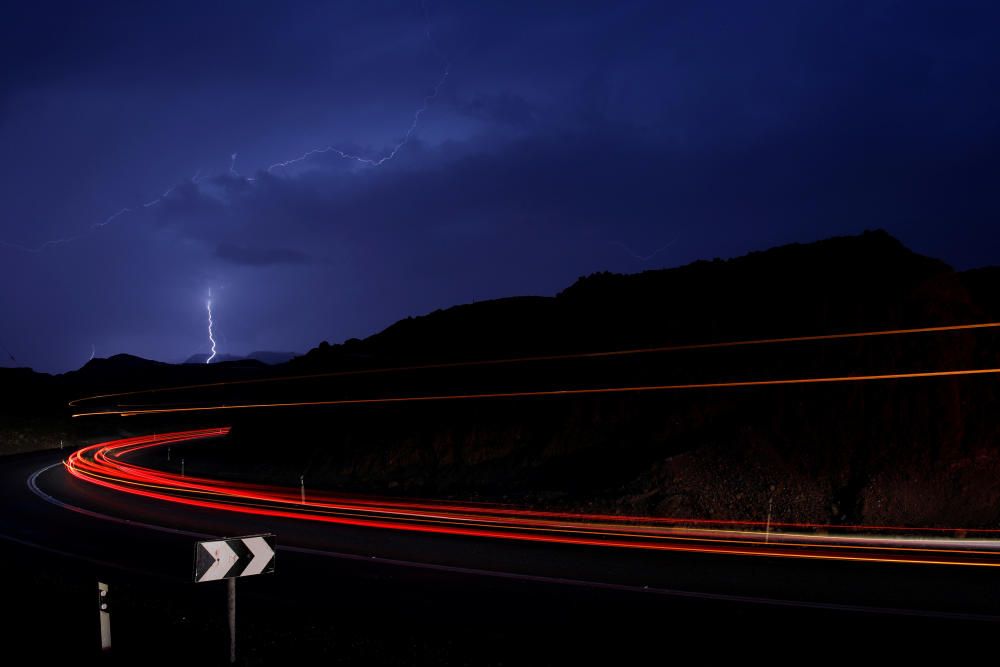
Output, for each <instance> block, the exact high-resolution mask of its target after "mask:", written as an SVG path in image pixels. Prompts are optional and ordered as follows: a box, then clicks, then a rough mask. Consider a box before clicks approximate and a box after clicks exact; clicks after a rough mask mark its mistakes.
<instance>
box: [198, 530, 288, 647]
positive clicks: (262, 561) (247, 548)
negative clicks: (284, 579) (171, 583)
mask: <svg viewBox="0 0 1000 667" xmlns="http://www.w3.org/2000/svg"><path fill="white" fill-rule="evenodd" d="M273 572H274V535H270V534H267V535H248V536H246V537H230V538H225V539H221V540H211V541H207V542H198V543H197V544H196V545H195V548H194V580H195V583H202V582H206V581H218V580H220V579H225V580H226V619H227V621H228V626H229V662H230V663H235V662H236V580H237V579H238V578H240V577H251V576H254V575H258V574H272V573H273Z"/></svg>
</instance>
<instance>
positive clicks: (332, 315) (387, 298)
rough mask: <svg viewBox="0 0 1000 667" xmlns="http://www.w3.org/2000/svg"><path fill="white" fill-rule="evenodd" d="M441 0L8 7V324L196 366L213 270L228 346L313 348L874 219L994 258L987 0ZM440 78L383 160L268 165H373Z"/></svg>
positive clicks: (37, 355) (75, 350)
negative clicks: (449, 311)
mask: <svg viewBox="0 0 1000 667" xmlns="http://www.w3.org/2000/svg"><path fill="white" fill-rule="evenodd" d="M12 5H13V6H12ZM424 9H425V8H424V7H422V5H421V3H420V0H406V1H397V2H383V1H381V0H376V1H369V0H364V1H360V0H359V1H356V2H326V3H321V2H291V1H283V2H273V3H263V2H245V1H243V2H213V1H211V0H199V1H198V2H184V1H176V0H171V2H158V3H138V2H134V0H132V1H128V2H124V1H123V2H76V1H74V2H66V3H52V2H45V1H40V2H32V3H28V2H18V3H8V4H7V5H5V8H4V17H3V20H2V22H0V53H2V57H3V63H4V67H3V68H2V70H0V77H2V82H3V83H2V85H0V146H2V161H0V175H2V177H0V194H2V202H3V206H2V209H0V211H2V212H0V281H2V282H0V313H2V314H3V315H2V318H0V343H2V345H3V346H4V347H5V348H7V350H9V351H10V352H11V353H13V355H14V356H15V357H16V358H17V360H18V361H19V362H20V364H21V365H29V366H33V367H34V368H36V369H38V370H44V371H48V372H62V371H65V370H69V369H72V368H77V367H79V366H81V365H83V364H84V363H85V362H86V361H87V360H88V358H89V357H90V355H91V351H92V346H93V347H94V348H95V349H96V353H97V356H110V355H112V354H115V353H119V352H128V353H132V354H137V355H140V356H144V357H148V358H154V359H161V360H164V361H181V360H183V359H185V358H187V357H188V356H189V355H191V354H194V353H197V352H205V351H207V348H208V341H207V336H206V312H205V300H206V296H207V292H208V290H209V288H211V289H212V291H213V295H214V299H213V309H214V314H215V319H216V322H217V325H218V333H219V339H220V346H219V349H220V352H222V353H230V354H244V353H248V352H251V351H253V350H282V351H294V352H304V351H306V350H308V349H309V348H310V347H313V346H314V345H316V344H317V343H318V342H320V341H321V340H329V341H331V342H339V341H342V340H344V339H345V338H349V337H352V336H358V337H363V336H366V335H369V334H371V333H374V332H376V331H378V330H380V329H382V328H384V327H385V326H387V325H389V324H391V323H392V322H393V321H395V320H397V319H399V318H401V317H405V316H407V315H417V314H422V313H425V312H428V311H430V310H433V309H435V308H439V307H447V306H451V305H455V304H458V303H465V302H470V301H473V300H481V299H488V298H495V297H500V296H510V295H516V294H546V295H551V294H554V293H555V292H557V291H558V290H559V289H561V288H563V287H565V286H567V285H569V284H570V283H572V282H573V281H574V280H575V279H576V278H577V277H578V276H580V275H584V274H587V273H591V272H594V271H599V270H611V271H621V272H635V271H641V270H644V269H649V268H660V267H665V266H674V265H678V264H683V263H687V262H690V261H693V260H695V259H699V258H712V257H717V256H718V257H729V256H733V255H739V254H743V253H745V252H747V251H750V250H755V249H762V248H765V247H769V246H773V245H776V244H781V243H787V242H793V241H811V240H815V239H819V238H824V237H827V236H831V235H834V234H845V233H857V232H860V231H861V230H864V229H866V228H875V227H881V228H885V229H887V230H888V231H890V232H891V233H892V234H894V235H896V236H898V237H899V238H900V239H901V240H902V241H903V242H905V243H906V244H908V245H909V246H910V247H912V248H913V249H915V250H917V251H919V252H923V253H926V254H931V255H934V256H939V257H941V258H943V259H945V260H946V261H948V262H950V263H951V264H953V265H954V266H956V267H958V268H968V267H974V266H982V265H988V264H996V263H1000V234H997V232H996V227H997V221H998V209H1000V196H998V184H1000V46H998V45H997V39H996V35H997V32H998V26H1000V5H998V4H996V3H987V2H981V3H965V2H956V1H948V2H940V3H928V2H918V1H900V2H878V1H875V0H869V1H866V2H803V1H802V0H793V1H790V2H743V1H734V2H712V1H706V0H696V1H693V2H667V1H664V0H659V1H654V2H627V1H623V0H616V1H614V2H605V3H593V2H583V1H582V0H571V1H567V2H553V1H545V2H537V1H534V2H512V1H504V2H478V1H477V2H457V1H455V0H427V2H426V14H425V11H424ZM425 17H426V18H425ZM446 71H447V76H445V72H446ZM442 79H443V83H441V82H442ZM439 83H440V84H441V85H440V87H439V88H438V89H437V95H436V96H434V91H435V88H436V87H437V86H438V84H439ZM425 100H426V103H427V104H426V110H425V111H424V112H423V113H422V114H420V116H419V119H418V124H417V126H416V128H415V130H414V131H413V132H412V133H411V134H410V135H409V139H408V141H406V142H405V143H403V145H402V146H400V147H399V150H398V151H397V152H396V153H395V155H394V156H393V157H392V158H391V159H387V160H385V161H383V162H382V163H381V164H380V165H378V166H372V165H371V164H370V163H365V162H361V161H359V160H356V159H351V158H344V157H341V156H340V155H339V154H337V153H336V152H334V151H328V152H325V153H318V154H315V155H313V156H312V157H310V158H308V159H304V160H301V161H299V162H296V163H294V164H291V165H289V166H287V167H277V168H274V169H272V170H271V171H270V172H268V170H267V168H268V166H269V165H272V164H275V163H278V162H283V161H287V160H289V159H292V158H296V157H298V156H301V155H303V154H304V153H306V152H307V151H310V150H312V149H322V148H326V147H328V146H332V147H334V148H336V149H339V150H341V151H344V152H346V153H350V154H353V155H356V156H359V157H362V158H365V159H367V160H371V161H379V160H381V158H383V157H387V156H388V155H390V154H391V152H392V150H393V148H394V147H395V146H397V145H399V144H400V143H401V142H403V140H404V139H405V138H406V136H407V130H408V128H410V127H411V124H412V123H413V121H414V115H415V113H416V112H417V111H418V110H419V109H421V108H423V107H424V104H425ZM234 153H235V154H237V155H236V158H235V160H233V159H232V157H231V156H232V155H233V154H234ZM231 168H232V169H231ZM165 192H168V194H166V196H163V193H165ZM147 203H151V204H152V205H150V206H148V207H144V206H143V205H144V204H147ZM125 208H128V209H130V210H129V211H126V212H125V213H123V214H122V215H119V216H117V217H114V218H113V219H111V220H110V222H108V223H107V224H102V223H104V222H105V221H107V220H108V219H109V218H110V217H111V216H113V215H114V214H115V213H116V212H119V211H121V210H122V209H125ZM67 238H72V239H73V240H71V241H69V242H59V243H49V244H48V245H44V244H46V243H47V242H51V241H56V240H58V239H67ZM845 270H849V267H845ZM3 356H4V359H3V361H4V362H5V363H6V365H12V363H11V362H10V360H9V359H7V358H6V355H5V354H4V355H3Z"/></svg>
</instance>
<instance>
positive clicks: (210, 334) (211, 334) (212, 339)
mask: <svg viewBox="0 0 1000 667" xmlns="http://www.w3.org/2000/svg"><path fill="white" fill-rule="evenodd" d="M205 308H206V309H207V310H208V340H209V342H211V343H212V355H211V356H210V357H209V358H208V359H206V360H205V363H206V364H210V363H212V359H215V334H214V332H213V331H212V327H213V326H214V323H213V322H212V288H211V287H209V288H208V301H206V302H205Z"/></svg>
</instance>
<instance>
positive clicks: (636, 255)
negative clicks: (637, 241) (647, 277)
mask: <svg viewBox="0 0 1000 667" xmlns="http://www.w3.org/2000/svg"><path fill="white" fill-rule="evenodd" d="M676 242H677V239H674V240H673V241H671V242H670V243H668V244H666V245H663V246H660V247H659V248H657V249H656V250H654V251H653V252H651V253H649V254H648V255H640V254H639V253H637V252H636V251H634V250H632V248H630V247H628V246H627V245H625V244H624V243H622V242H621V241H611V243H612V244H613V245H616V246H618V247H619V248H621V249H622V250H624V251H625V252H627V253H628V254H629V255H631V256H632V258H633V259H636V260H638V261H640V262H648V261H649V260H651V259H653V258H654V257H656V256H657V255H659V254H660V253H661V252H663V251H664V250H666V249H667V248H669V247H670V246H672V245H673V244H674V243H676Z"/></svg>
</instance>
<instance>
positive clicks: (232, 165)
mask: <svg viewBox="0 0 1000 667" xmlns="http://www.w3.org/2000/svg"><path fill="white" fill-rule="evenodd" d="M421 8H422V10H423V15H424V24H425V31H426V33H427V39H428V41H429V42H430V45H431V48H432V49H433V50H434V52H435V54H437V56H438V57H439V58H440V60H441V61H442V62H443V63H444V71H443V72H442V74H441V77H440V79H438V81H437V84H436V85H435V86H434V88H433V89H432V90H431V92H430V93H428V94H427V95H425V96H424V98H423V103H422V104H421V105H420V107H419V108H418V109H417V110H416V111H415V112H414V113H413V120H412V121H411V122H410V125H409V127H408V128H407V130H406V133H405V134H404V135H403V137H402V139H400V140H399V141H398V142H397V143H396V144H395V145H393V147H392V148H391V149H390V150H389V151H388V152H387V153H385V154H384V155H383V156H382V157H378V158H370V157H363V156H361V155H355V154H353V153H349V152H347V151H345V150H342V149H340V148H337V147H335V146H333V145H330V146H325V147H322V148H314V149H312V150H309V151H306V152H305V153H303V154H302V155H299V156H298V157H295V158H291V159H289V160H284V161H279V162H275V163H274V164H272V165H270V166H268V167H267V168H266V170H265V171H266V172H267V173H271V172H272V171H274V170H275V169H284V168H286V167H290V166H292V165H294V164H298V163H300V162H304V161H306V160H308V159H309V158H312V157H314V156H317V155H323V154H325V153H333V154H335V155H337V156H339V157H340V158H342V159H344V160H351V161H353V162H356V163H358V164H360V165H364V166H367V167H380V166H382V165H383V164H385V163H386V162H388V161H390V160H392V159H393V158H395V157H396V155H397V154H398V153H399V151H400V150H402V149H403V148H404V147H405V146H406V145H407V144H408V143H409V142H410V140H411V138H412V137H413V134H414V133H415V132H416V131H417V127H418V126H419V124H420V117H421V116H422V115H423V114H424V112H426V111H427V110H428V109H429V108H430V105H431V103H432V102H433V101H434V100H435V99H436V98H437V96H438V93H439V92H440V91H441V88H442V87H443V86H444V84H445V82H446V81H447V80H448V76H449V75H450V74H451V61H450V60H449V59H448V58H446V57H445V56H444V54H443V52H442V51H441V50H440V49H439V48H438V45H437V43H436V42H435V40H434V37H433V35H432V34H431V29H430V19H429V15H428V11H427V3H426V0H421ZM238 155H239V153H236V152H234V153H232V154H231V155H230V156H229V175H230V176H231V177H233V178H239V179H242V180H243V181H246V182H248V183H253V182H255V180H256V179H255V178H253V177H243V176H240V174H239V172H238V171H236V158H237V156H238ZM200 174H201V169H199V170H198V172H197V173H196V174H195V175H194V176H193V177H192V178H191V179H190V181H191V182H192V183H197V182H198V177H199V175H200ZM175 188H176V186H173V187H171V188H169V189H167V190H166V191H164V192H163V194H161V195H160V196H159V197H156V198H155V199H152V200H150V201H148V202H146V203H145V204H142V205H136V206H126V207H125V208H122V209H120V210H119V211H118V212H116V213H114V214H112V215H110V216H108V217H107V218H105V219H104V220H103V221H101V222H96V223H94V224H93V225H91V226H90V228H88V229H87V230H86V231H84V232H81V233H79V234H76V235H74V236H67V237H62V238H57V239H52V240H50V241H45V242H44V243H42V244H40V245H38V246H26V245H22V244H20V243H12V242H9V241H4V240H0V246H3V247H7V248H11V249H13V250H19V251H22V252H29V253H40V252H42V251H44V250H46V249H48V248H51V247H53V246H56V245H62V244H68V243H73V242H74V241H78V240H80V239H82V238H84V237H85V236H89V235H90V234H92V233H94V232H95V231H98V230H100V229H103V228H104V227H107V226H108V225H110V224H111V223H112V222H114V221H115V220H117V219H118V218H121V217H122V216H125V215H127V214H134V213H138V212H141V211H142V210H144V209H149V208H152V207H155V206H157V205H159V204H161V203H162V202H163V200H164V199H166V198H167V197H168V196H169V195H170V194H171V193H172V192H173V191H174V189H175Z"/></svg>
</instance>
